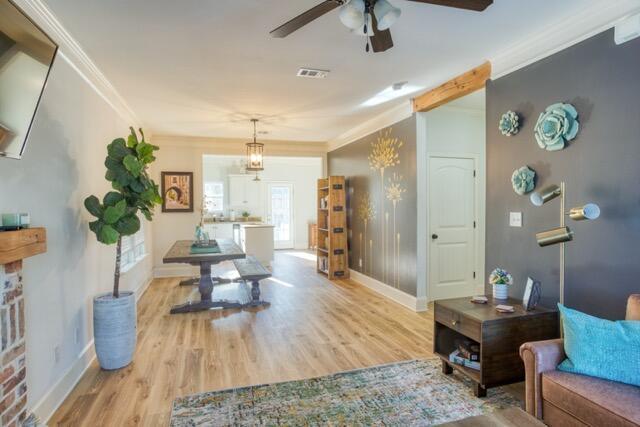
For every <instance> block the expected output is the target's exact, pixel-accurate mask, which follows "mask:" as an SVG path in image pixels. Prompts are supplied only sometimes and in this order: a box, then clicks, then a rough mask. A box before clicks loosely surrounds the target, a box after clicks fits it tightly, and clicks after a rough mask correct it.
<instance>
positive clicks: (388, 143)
mask: <svg viewBox="0 0 640 427" xmlns="http://www.w3.org/2000/svg"><path fill="white" fill-rule="evenodd" d="M403 144H404V143H403V142H402V141H400V140H399V139H398V138H397V137H395V136H393V128H387V129H386V130H383V131H381V132H380V133H379V134H378V139H377V141H375V142H373V143H372V144H371V152H370V154H369V158H368V159H369V167H370V168H371V170H375V171H378V172H379V173H380V215H381V216H382V221H380V222H381V234H380V236H381V237H382V239H381V240H382V242H381V243H382V258H383V263H382V278H383V282H385V283H386V281H387V263H386V259H387V243H386V235H387V229H386V221H388V216H389V213H388V212H387V211H385V208H384V172H385V170H386V169H388V168H391V167H393V166H397V165H399V164H400V148H402V145H403Z"/></svg>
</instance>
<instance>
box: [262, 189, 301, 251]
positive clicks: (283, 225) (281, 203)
mask: <svg viewBox="0 0 640 427" xmlns="http://www.w3.org/2000/svg"><path fill="white" fill-rule="evenodd" d="M293 205H294V201H293V184H291V183H276V182H270V183H269V184H268V190H267V222H269V223H270V224H273V226H274V228H273V234H274V241H273V244H274V247H275V248H276V249H292V248H293V247H294V240H295V239H294V218H293Z"/></svg>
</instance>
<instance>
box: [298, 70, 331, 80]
mask: <svg viewBox="0 0 640 427" xmlns="http://www.w3.org/2000/svg"><path fill="white" fill-rule="evenodd" d="M329 72H330V71H329V70H316V69H314V68H300V69H299V70H298V74H297V76H298V77H306V78H308V79H324V78H325V77H327V76H328V75H329Z"/></svg>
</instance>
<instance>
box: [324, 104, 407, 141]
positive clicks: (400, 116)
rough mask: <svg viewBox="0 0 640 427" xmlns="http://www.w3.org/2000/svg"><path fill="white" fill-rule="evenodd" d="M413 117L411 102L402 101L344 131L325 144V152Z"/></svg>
mask: <svg viewBox="0 0 640 427" xmlns="http://www.w3.org/2000/svg"><path fill="white" fill-rule="evenodd" d="M411 115H413V107H412V105H411V101H409V100H407V101H403V102H402V103H400V104H399V105H396V106H395V107H393V108H391V109H389V110H387V111H385V112H383V113H381V114H379V115H377V116H375V117H374V118H372V119H369V120H367V121H365V122H364V123H362V124H359V125H358V126H356V127H354V128H352V129H350V130H348V131H346V132H345V133H343V134H341V135H340V136H338V137H337V138H334V139H332V140H330V141H329V142H327V151H333V150H336V149H338V148H340V147H342V146H345V145H347V144H351V143H352V142H354V141H357V140H358V139H360V138H364V137H365V136H367V135H371V134H372V133H374V132H377V131H379V130H380V129H383V128H385V127H387V126H391V125H392V124H394V123H398V122H399V121H401V120H404V119H407V118H409V117H411Z"/></svg>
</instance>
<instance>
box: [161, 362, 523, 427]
mask: <svg viewBox="0 0 640 427" xmlns="http://www.w3.org/2000/svg"><path fill="white" fill-rule="evenodd" d="M511 406H521V402H520V401H519V400H518V399H517V398H515V397H514V396H512V395H511V394H509V393H507V392H506V391H505V390H504V389H502V388H494V389H489V391H488V395H487V397H486V398H483V399H478V398H476V397H474V396H473V393H472V388H471V382H470V381H469V380H466V379H465V378H463V377H462V376H460V375H457V374H454V375H453V376H447V375H443V374H442V373H441V371H440V360H439V359H428V360H412V361H407V362H401V363H394V364H391V365H383V366H376V367H373V368H366V369H360V370H356V371H349V372H341V373H338V374H333V375H328V376H325V377H319V378H312V379H306V380H301V381H289V382H283V383H276V384H264V385H258V386H250V387H243V388H236V389H230V390H223V391H212V392H208V393H201V394H196V395H193V396H187V397H183V398H179V399H176V400H175V402H174V403H173V412H172V414H171V426H172V427H182V426H230V425H233V426H249V425H251V426H253V425H296V426H298V425H384V426H390V425H404V426H430V425H435V424H440V423H445V422H449V421H455V420H459V419H462V418H467V417H472V416H475V415H482V414H486V413H490V412H493V411H494V410H497V409H504V408H507V407H511Z"/></svg>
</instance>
